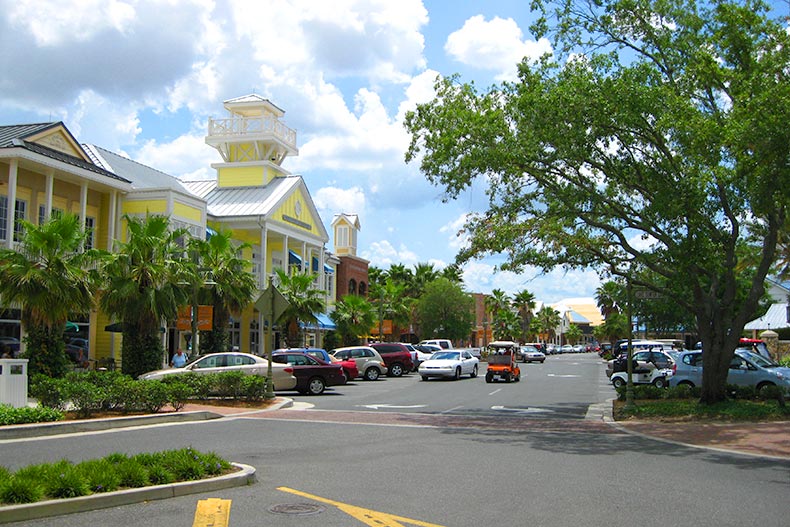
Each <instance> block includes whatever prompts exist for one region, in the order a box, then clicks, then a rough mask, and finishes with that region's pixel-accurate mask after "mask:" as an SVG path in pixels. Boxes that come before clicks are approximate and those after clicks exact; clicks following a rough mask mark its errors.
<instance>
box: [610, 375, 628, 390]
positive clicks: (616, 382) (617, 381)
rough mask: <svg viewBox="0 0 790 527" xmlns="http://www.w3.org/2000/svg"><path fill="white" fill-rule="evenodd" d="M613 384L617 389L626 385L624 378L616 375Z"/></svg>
mask: <svg viewBox="0 0 790 527" xmlns="http://www.w3.org/2000/svg"><path fill="white" fill-rule="evenodd" d="M612 386H614V387H615V389H616V388H622V387H623V386H625V381H624V380H623V378H622V377H615V378H614V379H612Z"/></svg>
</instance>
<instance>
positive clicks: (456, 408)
mask: <svg viewBox="0 0 790 527" xmlns="http://www.w3.org/2000/svg"><path fill="white" fill-rule="evenodd" d="M461 408H463V405H462V406H455V407H453V408H450V409H449V410H444V411H443V412H442V413H443V414H446V413H448V412H454V411H456V410H460V409H461Z"/></svg>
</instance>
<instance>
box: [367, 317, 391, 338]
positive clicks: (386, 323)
mask: <svg viewBox="0 0 790 527" xmlns="http://www.w3.org/2000/svg"><path fill="white" fill-rule="evenodd" d="M381 331H382V332H383V333H384V334H385V335H392V320H382V321H381ZM370 334H371V335H378V334H379V325H378V324H376V325H375V326H373V329H371V330H370Z"/></svg>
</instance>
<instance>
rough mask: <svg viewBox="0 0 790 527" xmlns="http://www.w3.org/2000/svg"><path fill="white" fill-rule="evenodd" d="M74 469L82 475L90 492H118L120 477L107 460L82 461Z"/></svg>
mask: <svg viewBox="0 0 790 527" xmlns="http://www.w3.org/2000/svg"><path fill="white" fill-rule="evenodd" d="M76 469H77V470H78V471H79V472H80V473H81V474H82V477H83V479H85V481H86V482H87V485H88V488H89V489H90V491H91V492H96V493H99V492H112V491H115V490H118V487H119V486H120V484H121V477H120V476H119V475H118V472H117V471H116V470H115V466H114V465H113V464H112V463H110V462H109V461H107V459H91V460H88V461H83V462H82V463H79V464H78V465H77V466H76Z"/></svg>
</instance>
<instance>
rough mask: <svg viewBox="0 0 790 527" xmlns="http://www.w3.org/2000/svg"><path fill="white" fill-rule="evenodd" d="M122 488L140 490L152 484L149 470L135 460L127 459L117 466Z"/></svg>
mask: <svg viewBox="0 0 790 527" xmlns="http://www.w3.org/2000/svg"><path fill="white" fill-rule="evenodd" d="M115 470H117V471H118V477H119V478H120V482H121V486H122V487H131V488H139V487H145V486H147V485H150V484H151V480H150V479H148V470H147V469H146V468H145V467H144V466H143V465H141V464H140V463H138V462H137V461H135V460H134V459H129V458H127V459H125V460H124V461H122V462H120V463H117V464H116V465H115Z"/></svg>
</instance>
